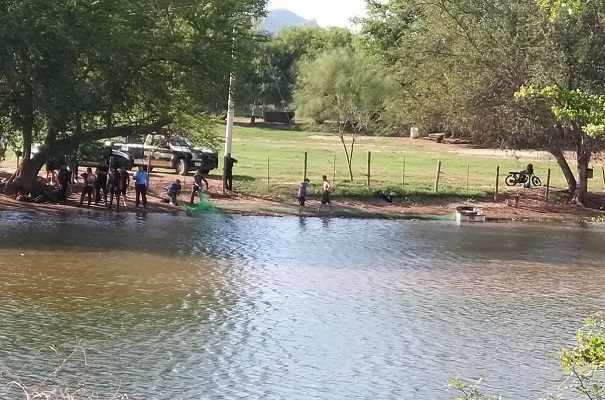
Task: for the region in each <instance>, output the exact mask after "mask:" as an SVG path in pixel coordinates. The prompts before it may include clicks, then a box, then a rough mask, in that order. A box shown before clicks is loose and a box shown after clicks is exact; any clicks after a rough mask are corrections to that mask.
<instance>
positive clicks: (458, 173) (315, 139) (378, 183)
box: [0, 126, 604, 199]
mask: <svg viewBox="0 0 605 400" xmlns="http://www.w3.org/2000/svg"><path fill="white" fill-rule="evenodd" d="M217 130H218V131H219V132H220V135H221V136H223V135H224V127H217ZM460 150H461V148H458V147H456V148H454V147H452V146H448V145H436V144H435V143H434V142H427V141H426V140H422V139H419V140H416V141H412V140H405V139H401V138H388V137H361V138H359V140H358V144H357V145H356V147H355V154H354V158H353V174H354V179H355V180H354V182H353V183H351V182H349V178H348V170H347V165H346V161H345V156H344V152H343V148H342V145H341V143H340V140H339V139H338V138H337V137H336V136H334V135H330V134H326V133H314V132H301V131H291V130H278V129H263V128H257V127H242V126H236V127H235V128H234V140H233V155H234V157H235V158H237V159H238V160H239V163H238V164H236V166H235V168H234V174H235V183H234V186H235V189H236V190H237V191H240V192H243V193H248V194H253V195H260V196H269V197H274V198H288V199H292V198H293V197H294V196H295V195H296V191H297V188H298V184H299V183H300V181H301V180H302V178H303V166H304V153H305V152H307V153H308V172H307V174H308V177H309V178H310V179H311V193H312V194H318V193H319V192H320V190H321V176H322V175H324V174H325V175H327V176H328V179H329V180H330V181H331V182H332V184H333V193H334V195H335V196H337V197H338V196H341V197H352V198H367V197H372V196H373V193H374V192H375V191H376V190H385V191H388V192H392V193H395V194H397V195H405V196H408V197H415V196H422V197H426V196H450V195H458V196H468V197H483V196H488V195H490V194H491V193H493V191H494V186H495V180H496V167H497V166H500V188H501V190H505V189H506V186H505V184H504V178H505V176H506V174H507V173H508V171H517V170H522V169H524V168H525V166H526V165H527V163H530V162H531V163H533V164H534V168H535V172H536V175H538V176H539V177H540V178H541V179H542V182H543V183H544V184H545V183H546V175H547V170H548V169H549V168H550V169H551V186H553V187H555V188H561V189H563V188H565V187H566V184H565V179H564V178H563V175H562V173H561V171H560V169H559V168H558V166H557V164H556V163H555V162H554V160H553V159H552V157H551V156H550V155H549V154H548V153H546V152H539V153H537V152H533V153H532V154H533V156H531V157H527V156H523V157H517V156H515V154H514V153H510V154H507V155H498V156H495V155H480V154H465V153H461V152H460ZM222 151H223V150H222V149H221V155H222ZM368 151H371V152H372V159H371V161H372V163H371V167H372V169H371V171H372V176H371V188H370V189H368V187H367V177H366V173H367V154H368ZM486 153H490V151H487V152H486ZM6 156H7V159H6V160H5V161H4V162H2V163H0V167H14V165H15V164H16V159H15V157H14V154H13V151H12V150H10V149H9V151H7V153H6ZM404 158H405V174H404V175H405V178H404V179H405V186H404V185H403V182H402V170H403V165H404ZM438 161H441V175H440V184H439V192H438V193H435V192H434V186H435V175H436V169H437V162H438ZM267 163H268V164H269V171H268V172H269V180H267ZM221 166H222V163H221ZM593 167H594V168H595V169H594V173H595V178H594V179H591V180H589V189H590V190H591V191H595V192H596V191H602V190H603V188H604V185H603V178H602V175H601V167H602V166H601V164H596V163H594V164H593ZM213 172H214V173H215V174H220V173H221V170H220V169H218V170H215V171H213ZM467 177H468V186H467ZM267 183H269V184H267Z"/></svg>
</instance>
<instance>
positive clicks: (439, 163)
mask: <svg viewBox="0 0 605 400" xmlns="http://www.w3.org/2000/svg"><path fill="white" fill-rule="evenodd" d="M440 176H441V161H438V162H437V173H436V174H435V192H438V191H439V177H440Z"/></svg>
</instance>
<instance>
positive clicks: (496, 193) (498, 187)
mask: <svg viewBox="0 0 605 400" xmlns="http://www.w3.org/2000/svg"><path fill="white" fill-rule="evenodd" d="M498 189H500V166H499V165H498V166H497V167H496V191H495V192H494V201H498Z"/></svg>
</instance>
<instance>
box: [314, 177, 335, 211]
mask: <svg viewBox="0 0 605 400" xmlns="http://www.w3.org/2000/svg"><path fill="white" fill-rule="evenodd" d="M321 179H323V181H324V183H323V193H322V195H321V204H320V205H319V208H318V209H317V212H320V211H321V209H322V207H323V206H324V205H326V204H327V205H328V206H329V207H330V212H332V211H333V210H332V201H331V200H330V189H332V186H330V182H328V177H327V176H325V175H324V176H322V177H321Z"/></svg>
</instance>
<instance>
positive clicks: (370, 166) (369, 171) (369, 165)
mask: <svg viewBox="0 0 605 400" xmlns="http://www.w3.org/2000/svg"><path fill="white" fill-rule="evenodd" d="M371 170H372V152H371V151H368V189H369V188H370V180H371V174H372V171H371Z"/></svg>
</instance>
